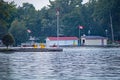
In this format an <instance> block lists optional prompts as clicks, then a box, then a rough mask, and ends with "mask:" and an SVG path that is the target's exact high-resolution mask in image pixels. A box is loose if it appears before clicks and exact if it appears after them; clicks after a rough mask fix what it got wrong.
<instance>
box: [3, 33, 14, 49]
mask: <svg viewBox="0 0 120 80" xmlns="http://www.w3.org/2000/svg"><path fill="white" fill-rule="evenodd" d="M2 42H3V44H4V45H5V46H6V47H7V48H8V46H10V45H13V44H14V42H15V40H14V37H13V36H12V35H11V34H10V33H8V34H6V35H4V36H3V38H2Z"/></svg>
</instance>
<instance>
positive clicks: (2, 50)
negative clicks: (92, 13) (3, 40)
mask: <svg viewBox="0 0 120 80" xmlns="http://www.w3.org/2000/svg"><path fill="white" fill-rule="evenodd" d="M62 51H63V49H62V48H10V49H5V48H4V49H0V52H62Z"/></svg>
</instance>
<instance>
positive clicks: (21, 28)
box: [9, 20, 29, 45]
mask: <svg viewBox="0 0 120 80" xmlns="http://www.w3.org/2000/svg"><path fill="white" fill-rule="evenodd" d="M9 32H10V33H11V34H12V35H13V36H14V38H15V41H16V43H15V45H20V44H21V43H22V42H26V41H27V40H28V38H29V36H28V32H27V28H26V27H25V24H24V22H22V21H18V20H15V21H13V22H12V24H11V27H10V29H9Z"/></svg>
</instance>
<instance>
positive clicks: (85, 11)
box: [0, 0, 120, 45]
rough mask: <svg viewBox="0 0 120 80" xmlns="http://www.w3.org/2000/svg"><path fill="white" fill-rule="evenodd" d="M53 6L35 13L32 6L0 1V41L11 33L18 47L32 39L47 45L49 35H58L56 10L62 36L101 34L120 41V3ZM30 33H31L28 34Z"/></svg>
mask: <svg viewBox="0 0 120 80" xmlns="http://www.w3.org/2000/svg"><path fill="white" fill-rule="evenodd" d="M49 2H50V5H48V6H47V7H43V8H42V9H41V10H36V9H35V7H34V6H33V5H32V4H29V3H23V5H22V6H19V7H17V6H16V4H15V3H14V2H11V3H8V2H5V1H4V0H0V39H2V38H3V36H4V35H5V34H7V33H11V34H12V36H13V37H14V39H15V45H20V43H22V42H26V41H28V40H29V36H33V37H35V38H37V39H39V41H40V42H44V41H45V38H46V37H48V36H57V29H56V28H57V27H56V26H57V18H56V10H59V13H60V15H59V17H60V20H59V23H60V24H59V27H60V31H59V32H60V33H59V36H76V37H79V35H78V34H79V26H83V29H82V30H81V35H83V34H85V35H99V36H104V37H108V38H109V39H110V40H111V39H112V35H111V33H112V30H111V27H112V28H113V34H114V39H115V40H120V27H119V26H120V0H110V1H109V0H89V2H87V3H85V4H82V0H64V1H63V0H54V1H53V0H49ZM28 30H29V31H30V32H28Z"/></svg>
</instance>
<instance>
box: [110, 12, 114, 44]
mask: <svg viewBox="0 0 120 80" xmlns="http://www.w3.org/2000/svg"><path fill="white" fill-rule="evenodd" d="M110 27H111V36H112V44H113V43H114V32H113V22H112V15H111V11H110Z"/></svg>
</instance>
